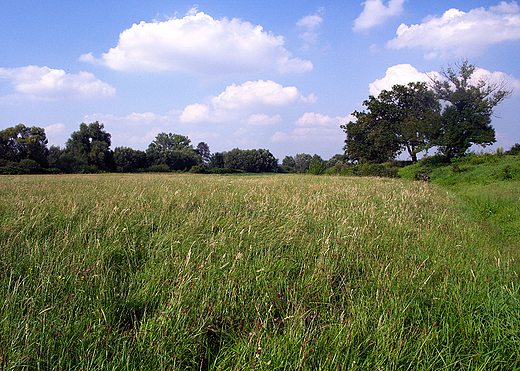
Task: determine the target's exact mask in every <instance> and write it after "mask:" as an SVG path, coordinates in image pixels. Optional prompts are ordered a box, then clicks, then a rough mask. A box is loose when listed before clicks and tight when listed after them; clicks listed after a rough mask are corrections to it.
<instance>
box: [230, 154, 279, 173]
mask: <svg viewBox="0 0 520 371" xmlns="http://www.w3.org/2000/svg"><path fill="white" fill-rule="evenodd" d="M223 155H224V167H225V168H227V169H231V170H243V171H247V172H250V173H263V172H277V171H278V160H277V159H276V158H275V157H274V156H273V155H272V154H271V152H269V150H266V149H249V150H241V149H239V148H234V149H232V150H231V151H229V152H224V153H223Z"/></svg>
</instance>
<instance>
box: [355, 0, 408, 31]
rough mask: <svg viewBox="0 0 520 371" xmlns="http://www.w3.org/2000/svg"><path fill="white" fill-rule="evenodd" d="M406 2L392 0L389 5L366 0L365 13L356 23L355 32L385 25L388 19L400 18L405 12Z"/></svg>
mask: <svg viewBox="0 0 520 371" xmlns="http://www.w3.org/2000/svg"><path fill="white" fill-rule="evenodd" d="M405 1H406V0H390V1H389V2H388V5H385V4H383V0H366V1H365V2H364V3H363V5H364V6H365V7H364V9H363V12H362V13H361V14H360V15H359V17H358V18H357V19H356V20H355V21H354V31H361V30H366V29H368V28H372V27H375V26H379V25H381V24H383V23H384V22H385V21H386V20H387V19H388V18H390V17H394V16H398V15H400V14H401V13H402V12H403V3H404V2H405Z"/></svg>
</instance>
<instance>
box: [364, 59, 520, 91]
mask: <svg viewBox="0 0 520 371" xmlns="http://www.w3.org/2000/svg"><path fill="white" fill-rule="evenodd" d="M432 79H434V80H439V81H442V80H444V77H443V76H442V75H441V74H440V73H439V72H437V71H431V72H428V73H423V72H419V71H418V70H417V69H416V68H415V67H413V66H411V65H410V64H398V65H395V66H392V67H390V68H388V69H387V70H386V75H385V77H383V78H382V79H379V80H376V81H374V82H373V83H371V84H369V88H370V95H373V96H376V97H377V96H378V95H379V93H381V91H383V90H391V89H392V87H393V86H394V85H397V84H398V85H407V84H408V83H410V82H426V83H430V82H432ZM480 80H484V81H486V82H488V83H490V84H496V85H498V86H501V85H504V86H505V88H506V89H513V90H514V91H517V90H519V89H520V80H519V79H517V78H515V77H513V76H510V75H508V74H506V73H504V72H500V71H495V72H490V71H488V70H485V69H483V68H477V69H476V70H475V72H474V73H473V76H472V77H471V80H470V83H473V84H476V83H477V82H478V81H480Z"/></svg>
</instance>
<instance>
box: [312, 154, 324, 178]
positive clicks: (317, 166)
mask: <svg viewBox="0 0 520 371" xmlns="http://www.w3.org/2000/svg"><path fill="white" fill-rule="evenodd" d="M324 172H325V165H324V162H323V161H320V160H319V159H314V158H313V160H311V164H310V166H309V174H314V175H320V174H323V173H324Z"/></svg>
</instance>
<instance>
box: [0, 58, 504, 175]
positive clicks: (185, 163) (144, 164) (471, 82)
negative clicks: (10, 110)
mask: <svg viewBox="0 0 520 371" xmlns="http://www.w3.org/2000/svg"><path fill="white" fill-rule="evenodd" d="M456 67H457V68H451V67H449V68H448V69H446V70H443V71H442V75H443V77H444V79H443V80H437V79H434V78H432V81H431V83H430V84H429V85H428V84H426V83H424V82H412V83H410V84H408V85H406V86H405V85H395V86H394V87H393V88H392V89H391V90H389V91H387V90H383V91H382V92H381V93H380V94H379V95H378V96H377V97H374V96H372V95H371V96H369V98H368V99H367V100H365V101H364V102H363V106H365V107H366V110H363V111H361V112H359V111H354V112H353V116H354V117H355V118H356V120H355V121H350V122H349V123H347V124H345V125H342V126H341V128H342V129H343V130H344V132H345V134H346V137H345V146H344V148H343V149H344V154H337V155H335V156H333V157H332V158H331V159H330V160H328V161H325V160H323V159H322V158H321V156H319V155H317V154H314V155H313V156H311V155H310V154H306V153H299V154H297V155H295V156H286V157H285V158H284V159H283V161H282V164H281V166H280V165H279V164H278V160H277V159H276V158H275V157H274V156H273V155H272V154H271V152H270V151H269V150H267V149H251V150H241V149H239V148H235V149H232V150H231V151H225V152H216V153H213V154H212V153H211V152H210V149H209V146H208V145H207V143H205V142H200V143H199V144H198V145H197V146H196V147H193V145H192V144H191V140H190V139H189V138H188V137H187V136H184V135H180V134H172V133H159V134H157V136H156V137H155V140H154V141H152V143H150V145H149V146H148V149H147V150H146V151H141V150H134V149H132V148H129V147H116V148H115V150H114V151H112V150H111V149H110V145H111V135H110V134H109V133H107V132H106V131H105V128H104V125H103V124H102V123H99V122H97V121H96V122H93V123H90V124H88V125H87V124H85V123H82V124H81V125H80V126H79V130H78V131H75V132H73V133H72V134H71V136H70V138H69V139H68V140H67V142H66V144H65V147H64V148H60V147H59V146H51V147H50V148H47V144H48V140H47V137H46V135H45V130H44V129H42V128H40V127H36V126H33V127H26V126H25V125H23V124H19V125H17V126H15V127H10V128H7V129H5V130H2V131H0V174H27V173H96V172H141V171H151V172H165V171H191V172H198V173H205V172H212V173H226V172H237V171H243V172H252V173H260V172H299V173H305V172H308V173H312V174H322V173H325V172H327V173H339V172H340V171H341V170H342V169H341V168H345V167H349V166H350V167H353V165H354V170H356V168H355V166H359V169H358V170H360V174H364V173H367V172H368V173H374V171H376V170H377V171H376V174H378V175H381V174H383V173H381V171H383V170H384V169H383V170H382V169H380V168H378V167H377V168H374V167H370V166H361V165H364V164H365V165H369V164H381V163H386V162H389V161H395V160H396V158H397V157H398V156H399V155H400V154H401V153H403V152H405V151H406V152H407V153H408V155H409V156H410V158H411V160H412V161H413V162H416V161H417V159H418V155H419V154H420V153H421V152H423V151H426V152H428V150H430V149H432V148H435V149H436V151H437V152H438V153H440V154H441V155H442V156H444V157H445V158H446V159H448V160H450V159H453V158H457V157H461V156H464V155H465V154H466V153H467V151H468V149H469V148H471V146H472V145H474V144H478V145H482V146H486V145H491V144H493V143H494V142H496V139H495V129H494V128H493V126H492V125H491V117H492V115H493V109H494V108H495V107H496V106H497V105H498V104H499V103H500V102H502V101H503V100H504V99H506V98H507V97H509V96H510V95H511V93H512V91H511V90H507V89H505V83H493V82H490V81H486V80H483V79H480V80H478V81H476V82H475V78H474V76H473V75H474V73H475V71H476V67H475V66H473V65H471V64H469V63H468V61H466V60H464V61H462V62H460V63H459V64H458V65H456ZM374 169H375V170H374ZM343 170H344V169H343ZM383 175H384V174H383Z"/></svg>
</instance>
